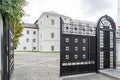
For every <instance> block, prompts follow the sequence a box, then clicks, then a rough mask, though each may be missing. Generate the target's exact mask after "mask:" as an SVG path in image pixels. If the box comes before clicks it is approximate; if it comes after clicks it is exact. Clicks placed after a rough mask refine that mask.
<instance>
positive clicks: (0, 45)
mask: <svg viewBox="0 0 120 80" xmlns="http://www.w3.org/2000/svg"><path fill="white" fill-rule="evenodd" d="M2 38H3V20H2V16H1V14H0V79H1V75H2V63H1V62H2V61H1V58H2Z"/></svg>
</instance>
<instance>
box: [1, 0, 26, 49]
mask: <svg viewBox="0 0 120 80" xmlns="http://www.w3.org/2000/svg"><path fill="white" fill-rule="evenodd" d="M25 4H26V1H25V0H0V13H1V14H2V16H4V17H5V18H6V20H7V19H10V20H11V22H12V24H13V26H14V48H16V47H17V45H18V43H19V37H21V36H22V31H23V24H22V22H21V18H22V17H23V16H24V14H25V13H24V11H23V7H24V6H25Z"/></svg>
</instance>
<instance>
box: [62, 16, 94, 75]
mask: <svg viewBox="0 0 120 80" xmlns="http://www.w3.org/2000/svg"><path fill="white" fill-rule="evenodd" d="M60 28H61V29H60V31H61V34H60V76H64V75H71V74H79V73H86V72H95V71H96V37H95V35H94V36H88V35H81V31H84V30H83V29H82V30H81V26H80V25H76V24H71V23H64V22H63V21H62V19H61V18H60Z"/></svg>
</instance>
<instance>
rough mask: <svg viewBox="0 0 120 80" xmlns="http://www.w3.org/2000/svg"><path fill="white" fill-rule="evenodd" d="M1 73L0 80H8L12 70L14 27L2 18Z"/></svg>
mask: <svg viewBox="0 0 120 80" xmlns="http://www.w3.org/2000/svg"><path fill="white" fill-rule="evenodd" d="M1 53H2V71H1V79H2V80H10V77H11V74H12V73H13V70H14V27H13V25H12V24H11V22H10V21H9V19H8V20H6V19H5V17H3V38H2V51H1Z"/></svg>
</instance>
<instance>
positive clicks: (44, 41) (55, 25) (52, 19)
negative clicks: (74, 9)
mask: <svg viewBox="0 0 120 80" xmlns="http://www.w3.org/2000/svg"><path fill="white" fill-rule="evenodd" d="M60 17H62V18H64V20H65V22H70V20H71V18H70V17H67V16H63V15H60V14H57V13H55V12H44V13H42V15H41V16H40V17H39V18H38V20H37V21H36V22H35V24H37V25H38V27H39V51H59V50H60Z"/></svg>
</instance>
